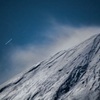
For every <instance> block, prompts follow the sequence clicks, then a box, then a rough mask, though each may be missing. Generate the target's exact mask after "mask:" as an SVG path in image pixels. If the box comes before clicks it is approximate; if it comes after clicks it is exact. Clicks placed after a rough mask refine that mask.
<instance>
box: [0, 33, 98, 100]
mask: <svg viewBox="0 0 100 100" xmlns="http://www.w3.org/2000/svg"><path fill="white" fill-rule="evenodd" d="M0 100H100V34H98V35H95V36H92V37H91V38H89V39H88V40H86V41H84V42H83V43H81V44H80V45H78V46H76V47H73V48H72V49H69V50H63V51H60V52H58V53H57V54H55V55H54V56H52V57H51V58H49V59H47V60H45V61H42V62H40V63H39V64H37V65H34V66H33V67H32V68H30V69H29V70H27V71H24V72H22V73H21V74H19V75H17V76H16V77H14V78H13V79H11V80H9V81H8V82H6V83H4V84H2V85H1V86H0Z"/></svg>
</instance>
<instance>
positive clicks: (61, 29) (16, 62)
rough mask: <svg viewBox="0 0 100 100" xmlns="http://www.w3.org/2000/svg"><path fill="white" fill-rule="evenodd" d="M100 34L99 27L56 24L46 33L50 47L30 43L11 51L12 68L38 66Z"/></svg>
mask: <svg viewBox="0 0 100 100" xmlns="http://www.w3.org/2000/svg"><path fill="white" fill-rule="evenodd" d="M99 32H100V28H99V27H80V28H76V27H71V26H67V25H59V24H54V25H52V28H50V30H49V29H48V30H46V31H45V36H46V38H48V39H50V40H51V42H52V41H53V42H52V43H51V44H50V45H47V44H46V45H41V46H36V45H33V44H32V43H29V44H28V45H26V46H21V47H19V46H18V47H17V49H13V50H12V51H11V56H10V59H9V60H10V62H11V64H12V66H14V67H15V66H17V68H24V67H28V66H31V65H33V64H36V63H38V62H40V61H42V60H44V59H46V58H48V57H50V56H52V55H53V54H55V53H57V52H58V51H60V50H64V49H65V50H67V49H69V48H71V47H73V46H75V45H78V44H79V43H81V42H82V41H84V40H86V39H87V38H89V37H90V36H92V35H94V34H97V33H99Z"/></svg>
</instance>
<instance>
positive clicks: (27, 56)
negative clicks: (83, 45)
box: [0, 0, 100, 84]
mask: <svg viewBox="0 0 100 100" xmlns="http://www.w3.org/2000/svg"><path fill="white" fill-rule="evenodd" d="M99 4H100V1H99V0H0V55H1V56H0V84H1V83H3V82H5V81H6V80H8V79H9V78H11V77H12V76H13V75H16V74H17V73H19V72H21V71H22V70H23V69H25V68H27V67H29V66H31V65H33V64H35V63H37V62H38V61H41V59H46V58H48V57H49V56H51V55H52V54H54V53H56V52H57V51H59V50H62V49H68V48H70V47H72V46H74V45H76V44H78V43H80V42H81V41H83V40H85V39H86V38H88V37H90V36H91V35H93V34H95V33H98V32H100V6H99Z"/></svg>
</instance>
